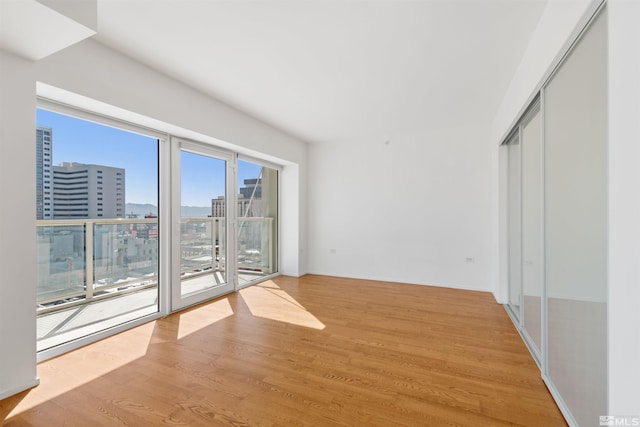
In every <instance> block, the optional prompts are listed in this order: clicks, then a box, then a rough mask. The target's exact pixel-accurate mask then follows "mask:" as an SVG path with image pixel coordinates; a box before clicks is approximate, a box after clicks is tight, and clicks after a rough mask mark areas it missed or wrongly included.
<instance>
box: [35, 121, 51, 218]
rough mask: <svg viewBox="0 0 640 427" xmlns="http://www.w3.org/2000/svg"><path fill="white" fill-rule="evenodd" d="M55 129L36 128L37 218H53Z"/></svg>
mask: <svg viewBox="0 0 640 427" xmlns="http://www.w3.org/2000/svg"><path fill="white" fill-rule="evenodd" d="M52 156H53V130H52V129H51V128H46V127H43V126H38V127H37V128H36V219H52V218H53V171H52V168H51V162H52V161H53V160H52Z"/></svg>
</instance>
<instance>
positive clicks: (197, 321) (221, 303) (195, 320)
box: [178, 298, 233, 339]
mask: <svg viewBox="0 0 640 427" xmlns="http://www.w3.org/2000/svg"><path fill="white" fill-rule="evenodd" d="M178 316H179V317H180V326H179V327H178V339H181V338H184V337H186V336H187V335H191V334H193V333H194V332H198V331H199V330H201V329H203V328H206V327H207V326H210V325H212V324H214V323H216V322H218V321H220V320H222V319H225V318H227V317H229V316H233V309H232V308H231V304H229V300H228V299H227V298H224V299H221V300H218V301H215V302H212V303H209V304H207V305H205V306H203V307H198V308H196V309H194V310H192V311H187V312H186V313H178ZM205 319H206V320H205Z"/></svg>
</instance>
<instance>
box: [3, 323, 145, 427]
mask: <svg viewBox="0 0 640 427" xmlns="http://www.w3.org/2000/svg"><path fill="white" fill-rule="evenodd" d="M155 323H156V322H149V323H147V324H144V325H142V326H138V327H136V328H133V329H132V330H130V331H128V332H127V333H129V334H135V335H136V336H138V339H136V340H128V341H127V344H126V348H124V347H122V344H121V341H120V340H118V339H116V338H115V337H110V338H105V339H104V340H101V341H98V342H95V343H93V344H91V345H89V346H86V347H81V348H79V349H77V350H74V351H71V352H69V353H67V354H65V355H64V357H59V358H54V359H51V360H48V361H45V362H42V363H39V364H38V376H39V377H40V378H41V382H40V385H39V386H38V387H36V388H34V389H32V390H30V391H29V393H28V395H27V396H26V397H25V398H24V399H23V400H22V401H21V402H20V403H19V404H18V405H17V406H16V407H15V408H14V409H13V410H12V411H11V413H10V414H9V416H8V417H7V418H10V417H12V416H14V415H17V414H19V413H21V412H23V411H26V410H28V409H31V408H33V407H35V406H37V405H40V404H42V403H45V402H46V401H48V400H51V399H54V398H56V397H58V396H61V395H63V394H65V393H67V392H69V391H71V390H73V389H76V388H78V387H81V386H83V385H85V384H87V383H90V382H91V381H94V380H96V379H98V378H100V377H102V376H103V375H106V374H108V373H109V372H112V371H115V370H116V369H118V368H121V367H122V366H125V365H127V364H129V363H131V362H133V361H134V360H136V359H139V358H141V357H143V356H144V355H145V354H146V353H147V349H148V347H149V344H150V342H151V340H152V337H153V334H154V328H155ZM116 337H117V336H116ZM75 372H78V374H75Z"/></svg>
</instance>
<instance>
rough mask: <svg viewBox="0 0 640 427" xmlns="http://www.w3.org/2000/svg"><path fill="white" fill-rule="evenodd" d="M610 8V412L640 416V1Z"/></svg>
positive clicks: (613, 2)
mask: <svg viewBox="0 0 640 427" xmlns="http://www.w3.org/2000/svg"><path fill="white" fill-rule="evenodd" d="M607 7H608V15H609V280H608V281H609V294H608V299H609V311H608V322H607V326H608V332H607V335H608V339H609V343H608V347H609V349H608V350H609V351H608V359H609V360H608V362H609V374H608V379H609V384H608V386H609V413H610V414H612V415H637V416H640V394H639V393H638V384H640V328H639V325H640V220H639V218H640V190H639V189H640V145H639V144H640V143H639V141H640V25H639V24H638V23H640V2H638V1H636V0H609V2H608V6H607Z"/></svg>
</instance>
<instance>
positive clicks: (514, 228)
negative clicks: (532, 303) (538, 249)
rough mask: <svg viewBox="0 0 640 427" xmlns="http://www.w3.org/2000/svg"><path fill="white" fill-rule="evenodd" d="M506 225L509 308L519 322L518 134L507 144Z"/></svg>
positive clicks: (520, 269) (520, 246)
mask: <svg viewBox="0 0 640 427" xmlns="http://www.w3.org/2000/svg"><path fill="white" fill-rule="evenodd" d="M507 149H508V160H507V162H508V164H507V168H508V181H507V205H508V207H507V223H508V227H509V241H508V250H509V258H508V266H509V308H510V309H511V312H512V313H513V315H514V316H516V318H517V319H518V321H520V303H521V298H522V225H521V220H522V216H521V212H522V199H521V194H522V192H521V185H522V179H521V160H520V159H521V157H520V154H521V152H520V136H519V132H516V133H515V135H513V136H512V137H511V139H510V140H509V141H508V142H507Z"/></svg>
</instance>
